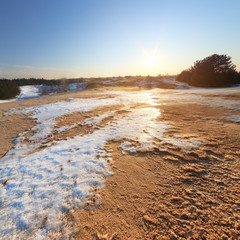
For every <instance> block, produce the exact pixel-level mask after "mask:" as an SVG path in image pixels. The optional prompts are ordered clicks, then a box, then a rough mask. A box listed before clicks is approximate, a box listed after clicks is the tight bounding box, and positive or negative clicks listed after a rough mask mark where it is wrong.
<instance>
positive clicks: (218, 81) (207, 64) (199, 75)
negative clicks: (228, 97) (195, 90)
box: [176, 54, 240, 87]
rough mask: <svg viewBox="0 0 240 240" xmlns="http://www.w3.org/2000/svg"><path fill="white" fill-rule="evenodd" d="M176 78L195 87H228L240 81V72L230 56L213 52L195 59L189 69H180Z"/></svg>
mask: <svg viewBox="0 0 240 240" xmlns="http://www.w3.org/2000/svg"><path fill="white" fill-rule="evenodd" d="M176 80H177V81H181V82H185V83H187V84H189V85H192V86H196V87H228V86H232V85H234V84H239V83H240V74H239V73H238V72H237V71H236V66H235V65H234V64H233V63H232V61H231V57H229V56H227V55H218V54H213V55H211V56H209V57H206V58H204V59H203V60H199V61H196V62H195V63H194V66H192V67H191V68H190V69H188V70H184V71H182V72H181V73H180V74H179V75H178V76H177V79H176Z"/></svg>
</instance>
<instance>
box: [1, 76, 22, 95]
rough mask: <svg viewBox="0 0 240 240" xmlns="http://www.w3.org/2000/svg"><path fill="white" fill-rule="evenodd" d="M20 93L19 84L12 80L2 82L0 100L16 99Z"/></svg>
mask: <svg viewBox="0 0 240 240" xmlns="http://www.w3.org/2000/svg"><path fill="white" fill-rule="evenodd" d="M19 93H20V90H19V87H18V86H17V84H16V83H15V82H13V81H11V80H0V99H9V98H14V97H16V96H17V95H18V94H19Z"/></svg>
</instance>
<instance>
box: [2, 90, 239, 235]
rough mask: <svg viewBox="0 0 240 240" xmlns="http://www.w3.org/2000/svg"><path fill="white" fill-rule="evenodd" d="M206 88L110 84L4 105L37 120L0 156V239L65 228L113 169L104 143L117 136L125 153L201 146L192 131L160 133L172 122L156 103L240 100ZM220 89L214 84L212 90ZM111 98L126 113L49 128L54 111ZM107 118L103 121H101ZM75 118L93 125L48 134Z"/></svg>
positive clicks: (90, 106)
mask: <svg viewBox="0 0 240 240" xmlns="http://www.w3.org/2000/svg"><path fill="white" fill-rule="evenodd" d="M210 92H211V91H206V90H205V91H204V90H197V89H191V91H189V90H161V89H158V90H148V91H140V92H124V91H119V92H118V91H115V92H113V91H111V92H110V91H109V92H105V93H103V94H104V95H105V96H102V94H98V95H97V97H96V98H84V99H80V98H79V99H78V98H75V99H73V98H72V99H68V100H67V101H61V102H55V103H50V104H45V105H41V106H37V107H29V108H18V109H11V110H9V112H8V114H18V113H25V114H29V117H30V118H33V119H36V126H34V127H33V128H32V129H29V131H33V132H34V135H32V136H31V137H30V138H29V139H28V140H29V141H30V142H29V144H27V145H26V144H24V140H26V139H27V138H26V134H27V133H28V132H29V131H26V132H24V133H21V134H19V137H18V138H17V139H16V140H15V146H14V148H13V149H11V150H10V151H9V152H8V153H7V154H6V155H5V156H4V157H3V158H2V159H1V160H0V161H1V166H0V182H1V183H4V182H5V181H7V184H2V187H1V188H0V208H1V215H0V222H1V223H4V225H2V226H1V229H0V238H3V239H12V237H13V236H14V237H15V238H16V239H19V238H20V239H34V236H35V239H46V238H47V236H48V234H49V233H51V232H52V231H55V230H59V229H64V230H65V232H66V234H67V231H68V229H67V226H66V222H65V221H64V219H63V217H64V215H65V214H66V213H68V212H71V211H72V210H74V209H76V208H79V207H80V208H81V207H83V206H84V205H85V204H86V203H87V201H88V200H89V199H90V198H91V197H92V196H93V194H94V188H97V189H99V190H101V189H102V188H103V187H104V184H105V178H106V177H108V176H111V175H112V172H111V167H110V165H109V161H111V160H112V159H111V149H107V148H106V143H107V142H109V141H112V140H118V141H120V142H122V144H120V148H121V149H122V150H123V153H124V154H127V153H128V154H137V153H138V152H144V151H153V150H154V149H155V148H162V147H166V144H167V145H169V146H176V147H178V148H181V149H182V151H191V150H193V149H196V148H198V147H200V146H201V145H202V144H203V142H202V140H200V139H196V138H194V137H188V138H186V137H184V136H172V137H170V136H166V135H165V132H166V130H167V129H169V128H171V125H170V124H169V123H167V122H163V121H161V112H160V109H161V105H162V104H175V103H176V102H178V103H182V104H185V103H189V102H196V101H198V102H199V103H201V104H205V105H212V106H215V107H216V106H217V107H222V106H223V107H224V106H225V107H228V108H231V109H239V101H236V100H228V99H225V100H224V101H223V99H222V98H219V97H218V98H216V97H215V98H211V97H209V94H210ZM220 92H221V91H215V94H219V93H220ZM223 92H224V91H222V92H221V94H222V93H223ZM232 92H234V90H232V91H231V93H232ZM106 95H107V96H106ZM112 105H113V106H122V108H121V110H124V112H125V114H123V115H121V114H116V111H108V112H103V113H102V114H101V115H98V116H95V117H91V118H90V117H89V118H87V119H85V120H84V121H82V122H79V123H76V124H73V125H70V126H63V127H60V128H56V127H55V125H56V121H57V120H56V118H58V117H60V116H63V115H66V114H71V113H75V112H80V113H83V112H90V111H93V110H94V109H96V108H98V107H101V108H102V107H106V106H112ZM109 117H111V119H110V120H109V119H108V120H109V121H108V122H107V124H105V125H99V123H101V121H102V120H104V119H106V118H109ZM78 124H82V125H84V124H85V125H91V126H92V127H93V128H94V131H93V132H91V133H88V134H85V135H77V136H74V137H72V138H68V139H66V140H59V141H56V140H55V141H52V142H51V141H49V136H51V134H52V133H53V131H59V132H64V131H68V130H69V129H71V128H73V127H75V126H77V125H78ZM97 125H98V128H95V127H96V126H97ZM123 139H124V141H123ZM131 142H134V146H133V144H132V143H131ZM42 146H45V148H41V147H42ZM39 148H41V149H40V150H39Z"/></svg>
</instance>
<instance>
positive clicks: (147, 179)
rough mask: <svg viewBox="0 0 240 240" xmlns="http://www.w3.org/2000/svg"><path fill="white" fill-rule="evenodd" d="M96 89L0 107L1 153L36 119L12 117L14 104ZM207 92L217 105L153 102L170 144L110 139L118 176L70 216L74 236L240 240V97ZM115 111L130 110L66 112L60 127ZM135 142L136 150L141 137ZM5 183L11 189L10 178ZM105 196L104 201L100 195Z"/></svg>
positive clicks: (60, 136)
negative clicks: (190, 144) (126, 147)
mask: <svg viewBox="0 0 240 240" xmlns="http://www.w3.org/2000/svg"><path fill="white" fill-rule="evenodd" d="M105 90H106V89H101V91H105ZM114 90H116V89H114ZM120 90H123V89H120ZM124 90H131V91H132V90H133V89H124ZM96 92H97V91H88V92H87V91H86V92H81V93H73V94H66V95H64V94H62V95H58V96H51V97H46V98H38V99H32V100H26V101H21V102H10V103H6V104H1V105H0V111H1V112H0V113H1V117H0V132H1V133H2V134H1V135H0V140H1V147H0V156H1V157H2V156H4V155H5V154H6V152H7V151H8V150H10V149H11V148H12V147H13V145H14V144H13V143H12V140H14V139H15V138H16V135H17V134H18V133H21V132H23V131H25V130H28V129H30V128H32V127H33V126H34V125H35V124H36V123H35V121H34V120H31V119H26V115H10V116H8V115H6V114H5V113H6V112H7V111H8V110H9V109H10V108H16V107H22V106H24V107H26V106H36V105H42V104H46V103H51V102H56V101H60V100H65V99H67V98H69V97H71V98H78V97H81V98H86V97H87V98H88V97H94V96H95V93H96ZM207 96H208V97H209V99H211V102H212V103H213V102H214V101H215V99H217V101H218V102H217V101H216V102H217V103H215V105H213V104H211V102H209V104H206V103H205V104H202V103H203V102H202V100H201V101H200V100H199V101H196V100H195V99H193V100H191V102H189V103H186V102H185V103H184V102H181V101H178V100H174V101H171V99H170V100H169V102H171V104H169V102H168V101H167V100H166V99H165V100H164V104H158V105H156V106H151V107H154V108H156V109H159V110H160V111H161V116H160V117H159V118H158V119H157V120H158V121H159V122H167V123H169V124H170V125H171V127H170V128H168V129H167V130H166V132H165V133H164V138H165V139H166V141H165V142H161V140H159V139H156V140H155V143H156V147H154V148H153V149H151V150H149V151H143V150H142V151H141V150H139V151H137V152H136V153H134V152H133V153H128V152H127V151H126V152H125V153H124V154H123V152H122V149H121V148H120V145H121V144H122V143H123V142H124V139H123V140H111V141H109V142H107V143H106V147H107V148H108V149H111V150H112V151H111V157H112V159H113V161H112V162H111V163H109V164H110V165H111V167H112V171H113V176H111V177H108V178H107V179H106V184H105V188H104V189H103V190H102V191H100V190H99V189H95V190H94V191H95V193H94V194H93V196H92V197H91V199H89V201H88V202H87V204H86V205H85V208H84V209H77V210H75V211H73V212H71V214H68V215H66V217H65V220H67V221H68V222H69V223H72V228H71V233H70V234H69V235H68V237H67V238H69V239H238V238H240V200H239V199H240V198H239V197H240V187H239V181H240V143H239V137H240V124H238V123H237V122H238V121H236V119H237V118H235V117H232V116H237V117H238V116H239V109H237V107H234V108H228V107H227V104H225V102H224V101H225V100H232V99H234V101H239V99H240V94H238V93H231V94H224V95H223V94H222V93H219V94H212V93H211V92H210V93H209V94H208V95H207ZM219 98H221V99H220V100H219ZM221 101H222V102H221ZM219 102H220V103H221V104H219ZM235 103H236V102H235ZM229 104H230V103H229ZM145 105H146V106H148V105H149V104H148V103H146V104H142V103H141V104H140V103H138V104H135V105H132V108H133V107H134V108H139V109H141V108H142V109H146V106H145ZM221 105H222V106H221ZM239 107H240V105H239ZM109 111H118V112H116V114H118V115H119V117H123V116H124V115H126V114H128V113H127V112H124V111H123V110H122V106H121V105H118V106H108V107H105V108H97V109H95V110H94V111H91V112H88V113H74V114H70V115H66V116H63V117H60V118H58V119H57V127H62V126H65V125H70V124H74V123H75V122H79V121H83V120H84V119H89V118H91V117H94V116H99V115H101V114H103V113H105V112H109ZM111 120H112V117H106V118H104V119H103V120H102V121H101V126H105V125H107V124H108V123H109V122H111ZM91 131H96V130H94V129H92V128H91V127H90V126H87V125H84V126H83V125H82V126H78V127H76V128H74V130H69V131H67V132H63V133H55V134H54V135H53V136H51V137H50V138H51V141H56V140H62V139H66V138H72V137H74V136H76V135H78V134H87V133H89V132H91ZM29 134H30V135H31V133H29ZM30 135H29V136H30ZM176 136H180V137H181V138H182V139H184V141H188V140H191V139H192V138H194V139H199V140H201V142H202V143H203V144H201V145H200V146H198V147H197V148H196V149H195V148H194V149H184V148H183V147H182V146H177V145H174V144H171V141H173V139H175V140H174V141H177V139H176V138H175V137H176ZM169 139H170V140H169ZM129 142H130V143H131V146H133V147H136V148H137V146H138V142H137V141H133V140H130V141H129ZM158 144H159V145H160V146H162V147H161V148H160V147H159V145H158ZM161 144H162V145H161ZM163 147H164V148H163ZM185 147H186V146H185ZM37 151H41V149H37ZM1 187H4V183H2V186H1ZM99 193H100V199H101V201H100V203H99V202H98V198H97V196H98V194H99ZM49 238H50V239H54V238H56V239H61V238H63V237H62V233H61V232H55V233H50V236H49Z"/></svg>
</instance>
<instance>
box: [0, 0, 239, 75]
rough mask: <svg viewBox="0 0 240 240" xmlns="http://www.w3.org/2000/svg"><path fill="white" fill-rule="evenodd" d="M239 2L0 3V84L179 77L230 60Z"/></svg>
mask: <svg viewBox="0 0 240 240" xmlns="http://www.w3.org/2000/svg"><path fill="white" fill-rule="evenodd" d="M239 9H240V1H239V0H211V1H209V0H201V1H197V0H68V1H67V0H0V78H9V79H12V78H18V77H19V78H21V77H26V78H29V77H37V78H38V77H41V78H42V77H43V78H47V79H51V78H72V77H110V76H126V75H153V76H156V75H158V74H178V73H180V72H181V71H182V70H184V69H187V68H189V67H190V66H192V65H193V64H194V62H195V61H196V60H200V59H203V58H205V57H207V56H209V55H211V54H214V53H216V54H227V55H229V56H231V57H232V62H233V63H234V64H235V65H236V66H237V70H238V71H240V44H239V43H240V26H239V24H240V14H239Z"/></svg>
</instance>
